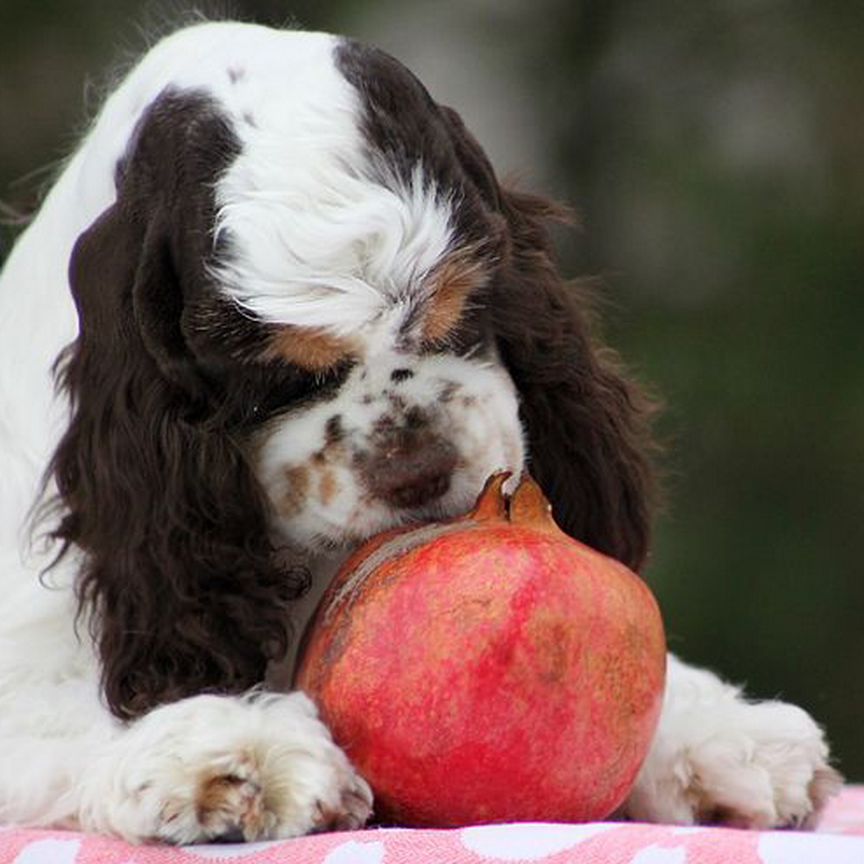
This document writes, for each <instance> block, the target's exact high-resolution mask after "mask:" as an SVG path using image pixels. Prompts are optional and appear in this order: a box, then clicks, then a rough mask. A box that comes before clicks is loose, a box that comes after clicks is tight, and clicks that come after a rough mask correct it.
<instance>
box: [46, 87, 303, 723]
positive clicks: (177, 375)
mask: <svg viewBox="0 0 864 864" xmlns="http://www.w3.org/2000/svg"><path fill="white" fill-rule="evenodd" d="M210 110H211V109H210V107H209V106H208V105H207V104H206V103H205V102H204V101H203V100H202V99H201V98H200V97H188V96H187V97H179V96H175V97H170V98H169V99H168V101H167V103H166V101H165V100H164V98H163V101H162V102H160V103H159V105H158V106H157V107H156V108H155V109H154V111H155V114H153V115H151V117H150V118H149V121H148V123H146V124H145V126H144V127H143V128H142V130H141V131H140V133H139V138H138V141H137V143H136V145H135V152H134V153H133V154H131V155H130V158H129V160H128V162H127V164H126V165H124V166H123V169H122V177H121V178H120V179H119V181H118V196H117V202H116V203H115V204H114V205H113V206H112V207H111V208H110V209H109V210H107V211H106V212H105V213H104V214H103V215H102V216H101V217H100V218H99V219H98V220H97V221H96V222H95V223H94V224H93V225H92V226H91V227H90V229H89V230H87V231H86V232H85V233H84V234H82V235H81V237H80V238H79V240H78V243H77V244H76V246H75V249H74V252H73V256H72V262H71V267H70V280H71V284H72V291H73V294H74V298H75V302H76V305H77V309H78V316H79V324H80V330H79V335H78V338H77V339H76V341H75V342H74V343H73V344H72V345H71V346H70V348H69V349H67V352H66V355H65V358H64V365H63V367H62V374H61V382H62V384H63V386H64V387H65V388H66V390H67V391H68V394H69V397H70V400H71V405H72V416H71V420H70V423H69V426H68V428H67V430H66V433H65V434H64V436H63V438H62V440H61V441H60V444H59V446H58V449H57V451H56V453H55V455H54V457H53V461H52V464H51V466H50V471H51V472H53V477H54V479H55V481H56V485H57V488H58V491H59V496H60V504H61V506H62V512H63V514H64V515H63V517H62V519H61V522H60V524H59V526H58V527H57V528H56V529H55V531H54V536H55V537H56V538H57V539H59V540H60V541H61V542H62V543H63V544H64V545H63V548H64V551H68V549H69V547H70V546H71V545H72V544H74V545H75V546H77V547H78V548H79V549H80V550H82V551H83V556H82V562H83V563H82V567H81V571H80V575H79V583H78V590H79V602H80V604H81V610H82V612H84V613H85V614H86V616H87V618H88V620H90V622H91V626H92V627H93V629H94V631H95V632H94V635H95V638H96V639H97V642H98V648H99V653H100V657H101V662H102V669H103V679H102V684H103V687H104V691H105V696H106V699H107V701H108V704H109V705H110V707H111V709H112V710H113V711H114V712H115V713H116V714H117V715H119V716H121V717H131V716H135V715H137V714H140V713H142V712H145V711H147V710H148V709H149V708H151V707H153V706H154V705H156V704H158V703H160V702H165V701H171V700H174V699H177V698H180V697H182V696H186V695H190V694H194V693H197V692H201V691H205V690H211V691H240V690H243V689H246V688H248V687H250V686H252V685H254V684H256V683H258V682H259V681H261V680H262V679H263V676H264V672H265V667H266V664H267V662H268V660H269V659H270V658H272V657H275V656H280V655H281V653H282V652H283V651H284V649H285V647H286V645H287V641H288V633H287V631H286V628H287V623H286V622H287V619H288V614H287V608H288V606H289V604H290V601H291V600H292V599H293V598H295V597H296V596H297V595H298V593H299V592H300V589H301V588H302V587H303V575H304V574H302V573H293V574H287V573H285V572H283V571H282V570H280V569H278V568H277V567H276V566H275V565H274V563H273V554H272V552H273V550H272V549H271V544H270V540H269V539H268V532H267V511H266V506H265V503H264V496H263V493H262V492H261V490H260V489H259V488H258V485H257V483H256V480H255V478H254V476H253V473H252V471H251V468H250V466H249V465H248V464H247V461H246V457H245V454H244V452H243V451H242V450H241V448H240V447H239V446H238V444H237V443H236V442H237V439H238V437H239V436H238V435H237V434H235V433H236V429H235V428H233V427H232V422H233V421H232V418H231V412H230V411H229V410H227V409H226V398H227V397H226V395H225V394H224V393H220V392H218V391H217V390H214V387H215V386H216V385H214V384H213V382H211V381H208V380H207V379H206V378H205V377H204V376H203V374H202V373H201V372H200V370H199V368H198V364H197V363H196V361H195V358H194V356H193V354H192V352H191V350H190V349H189V347H188V346H187V344H186V339H185V337H184V329H183V327H182V316H183V315H184V312H185V308H186V305H187V296H186V295H187V293H188V292H189V290H190V286H191V285H192V284H193V283H194V282H195V280H196V278H197V279H200V278H203V277H201V275H200V274H198V275H197V276H196V274H195V273H193V271H192V269H191V267H190V264H189V263H188V262H190V261H195V260H197V261H198V262H199V267H200V261H201V256H202V255H205V254H206V249H201V248H197V247H196V248H190V246H189V244H190V243H196V242H201V243H203V244H206V242H207V238H208V236H209V235H208V232H207V231H206V230H200V227H197V226H200V222H199V221H198V220H199V219H200V218H205V219H208V218H210V217H209V214H207V213H206V212H205V211H206V210H207V207H208V206H209V204H208V203H207V202H206V201H204V200H203V198H202V195H204V194H205V193H203V192H202V191H201V190H208V189H210V188H211V185H212V184H207V183H205V182H203V178H202V177H201V176H198V174H197V173H196V172H197V169H196V168H195V166H194V165H192V166H191V167H190V164H189V159H188V158H187V161H186V163H185V164H183V165H182V173H183V175H184V176H183V177H178V176H176V175H175V173H174V172H175V171H180V169H179V168H178V165H179V163H180V162H181V161H182V160H180V159H178V158H176V157H175V158H174V159H165V158H164V152H170V153H173V154H183V155H184V156H186V157H188V156H189V154H188V152H186V151H184V150H183V149H180V148H181V145H180V144H179V143H178V142H166V141H165V139H164V136H165V135H170V134H180V135H183V136H185V139H184V140H185V141H186V142H187V146H193V147H194V146H200V147H201V148H207V149H206V150H205V155H204V156H203V157H202V156H201V155H200V154H199V156H198V163H199V164H200V165H201V166H204V165H208V164H209V166H210V167H209V170H212V171H217V170H218V169H219V165H220V164H223V162H224V158H225V154H226V153H230V144H231V142H230V141H227V140H225V138H224V135H225V128H224V126H223V125H222V124H221V123H220V122H219V120H218V117H217V118H214V119H213V120H212V122H210V121H209V120H208V117H209V116H210V114H209V113H208V112H210ZM172 112H173V116H172ZM170 130H177V131H175V132H173V133H172V132H171V131H170ZM188 142H192V143H191V144H190V143H188ZM196 142H198V143H197V144H196ZM164 148H167V150H165V149H164ZM214 148H215V150H214ZM217 157H218V158H217ZM220 159H221V161H220ZM192 161H193V162H194V160H192ZM160 172H163V173H162V174H160ZM184 183H186V184H188V185H184ZM206 194H209V193H206ZM196 196H197V197H198V198H199V199H201V200H200V201H198V202H197V203H196ZM179 202H182V207H181V205H180V203H179ZM172 214H174V215H172ZM172 218H173V219H176V220H177V224H173V223H172V221H171V220H172ZM180 223H182V224H183V225H185V224H189V229H188V236H187V235H184V234H183V233H182V230H183V229H182V227H181V224H180ZM190 238H192V239H190ZM184 268H185V269H184Z"/></svg>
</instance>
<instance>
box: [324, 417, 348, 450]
mask: <svg viewBox="0 0 864 864" xmlns="http://www.w3.org/2000/svg"><path fill="white" fill-rule="evenodd" d="M344 436H345V428H344V426H343V425H342V417H341V416H340V415H339V414H334V415H333V416H332V417H330V418H329V419H328V420H327V423H326V425H325V426H324V440H325V443H326V444H330V445H332V444H337V443H338V442H339V441H341V440H342V438H343V437H344Z"/></svg>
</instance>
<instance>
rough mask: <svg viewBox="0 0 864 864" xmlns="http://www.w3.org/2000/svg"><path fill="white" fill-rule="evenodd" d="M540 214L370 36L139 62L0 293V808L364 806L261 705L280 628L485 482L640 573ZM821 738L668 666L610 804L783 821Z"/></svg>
mask: <svg viewBox="0 0 864 864" xmlns="http://www.w3.org/2000/svg"><path fill="white" fill-rule="evenodd" d="M554 216H555V209H554V208H553V207H551V206H550V205H548V204H546V203H544V202H543V201H542V200H540V199H538V198H534V197H531V196H528V195H525V194H518V193H515V192H512V191H508V190H506V189H504V188H502V187H501V185H499V183H498V181H497V179H496V177H495V173H494V172H493V170H492V167H491V166H490V164H489V162H488V160H487V159H486V157H485V156H484V154H483V152H482V150H481V149H480V147H479V146H478V144H477V142H476V141H475V140H474V139H473V138H472V137H471V135H470V134H469V133H468V132H467V131H466V130H465V127H464V126H463V125H462V122H461V120H460V119H459V117H458V116H457V115H456V114H455V113H454V112H453V111H452V110H450V109H448V108H445V107H443V106H440V105H437V104H436V103H435V102H434V101H433V100H432V99H431V98H430V96H429V94H428V93H427V92H426V90H424V88H423V87H422V86H421V84H420V83H419V82H418V81H417V80H416V79H415V78H414V77H413V76H412V75H411V74H410V73H409V72H408V71H407V70H406V69H404V68H403V67H402V66H401V65H400V64H399V63H398V62H396V61H395V60H394V59H392V58H391V57H389V56H387V55H386V54H383V53H381V52H380V51H376V50H373V49H370V48H366V47H363V46H362V45H359V44H356V43H354V42H351V41H349V40H345V39H341V38H337V37H333V36H328V35H323V34H316V33H301V32H280V31H274V30H270V29H267V28H263V27H257V26H252V25H245V24H230V23H208V24H199V25H197V26H194V27H191V28H189V29H185V30H181V31H179V32H177V33H175V34H174V35H172V36H170V37H169V38H167V39H165V40H163V41H162V42H160V43H159V44H158V45H156V47H154V48H153V49H152V50H151V51H150V52H149V53H148V54H147V55H146V56H145V57H144V58H143V60H142V61H141V62H140V63H139V65H138V66H137V67H136V68H135V69H134V70H133V71H132V72H131V74H129V76H128V77H127V78H126V79H125V81H123V83H122V84H120V86H118V87H117V88H116V90H115V91H114V92H113V93H112V94H111V96H110V98H108V100H107V102H106V103H105V105H104V108H103V109H102V111H101V113H100V115H99V116H98V118H97V119H96V122H95V123H94V125H93V127H92V129H91V130H90V132H89V134H88V135H87V136H86V138H85V139H84V141H83V143H82V144H81V146H80V147H79V149H78V150H77V152H76V153H75V154H74V155H73V156H72V158H71V159H70V160H69V162H68V163H67V165H66V167H65V170H64V171H63V173H62V174H61V176H60V177H59V179H58V180H57V182H56V184H55V185H54V187H53V188H52V189H51V191H50V193H49V194H48V195H47V197H46V199H45V201H44V203H43V205H42V208H41V210H40V212H39V213H38V215H37V216H36V218H35V219H34V221H33V222H32V224H31V225H30V226H29V228H28V229H27V230H26V231H25V232H24V234H23V235H22V236H21V238H20V239H19V241H18V243H17V245H16V246H15V248H14V249H13V251H12V254H11V256H10V258H9V260H8V261H7V263H6V266H5V269H4V271H3V274H2V284H0V352H2V354H0V358H2V359H0V407H2V411H0V478H2V481H0V494H2V499H0V605H2V615H0V821H2V822H5V823H25V824H31V825H59V826H78V827H81V828H83V829H86V830H90V831H100V832H105V833H108V834H113V835H118V836H121V837H124V838H126V839H128V840H131V841H134V842H144V841H150V840H161V841H167V842H172V843H186V842H192V841H203V840H206V839H226V838H227V839H242V838H245V839H253V838H272V837H289V836H292V835H297V834H302V833H304V832H309V831H316V830H321V829H326V828H328V827H346V826H348V827H350V826H360V825H362V824H363V823H364V822H365V820H366V819H367V817H368V816H369V814H370V808H371V806H372V799H371V795H370V791H369V788H368V786H367V785H366V783H365V782H364V780H363V779H362V778H361V777H359V776H358V775H357V774H356V773H355V771H354V770H353V768H352V766H351V764H350V763H349V761H348V759H347V758H346V757H345V755H344V754H343V752H342V751H341V750H340V749H339V748H338V747H337V746H336V745H335V744H334V743H333V741H332V740H331V738H330V735H329V734H328V731H327V729H326V728H325V727H324V726H323V724H322V723H321V722H320V721H319V720H318V719H317V717H316V714H315V711H314V709H313V708H312V707H311V705H310V703H309V701H308V699H307V698H306V697H305V696H303V695H302V694H300V693H286V692H285V682H287V681H290V677H291V676H290V668H291V662H292V658H293V652H294V650H295V647H294V643H295V639H296V637H297V635H298V633H299V632H300V631H301V630H302V626H303V622H304V620H305V618H306V617H308V614H309V612H310V610H311V609H312V608H313V607H314V604H315V601H316V600H317V598H318V597H319V596H320V594H321V591H322V589H323V587H324V586H325V585H326V583H327V579H328V577H329V575H331V574H332V572H333V570H334V568H335V567H336V566H337V565H338V562H339V560H340V559H341V558H342V557H344V556H345V554H346V553H347V551H348V550H350V549H351V547H352V546H353V545H355V544H356V543H357V542H359V541H361V540H363V539H364V538H366V537H368V536H369V535H371V534H372V533H374V532H377V531H379V530H381V529H385V528H388V527H391V526H394V525H397V524H400V523H405V522H409V521H417V520H429V519H437V518H441V517H447V516H451V515H455V514H458V513H461V512H464V511H465V510H466V509H467V508H469V506H470V505H471V504H472V502H473V500H474V498H475V496H476V494H477V493H478V491H479V490H480V488H481V486H482V484H483V481H484V479H485V478H486V477H487V475H489V474H490V473H491V472H493V471H495V470H497V469H503V468H507V469H510V470H511V471H513V472H515V473H516V474H518V473H519V472H520V471H521V470H522V469H523V468H525V467H527V468H529V469H530V471H531V472H532V473H533V475H534V476H535V477H536V478H537V479H538V480H539V482H540V483H541V484H542V486H543V488H544V489H545V491H546V494H547V495H548V497H549V499H550V500H551V501H552V504H553V506H554V512H555V516H556V519H557V520H558V522H559V523H560V524H561V525H562V526H563V527H564V528H565V530H567V531H568V532H569V533H570V534H572V535H573V536H574V537H578V538H581V539H583V540H585V541H587V542H588V543H590V544H591V545H593V546H595V547H597V548H598V549H600V550H602V551H604V552H606V553H608V554H610V555H613V556H615V557H617V558H619V559H621V560H622V561H624V562H625V563H626V564H628V565H630V566H631V567H632V568H635V569H637V570H638V569H639V568H640V567H641V566H642V565H643V563H644V561H645V557H646V551H647V548H648V534H649V521H650V516H651V513H650V510H651V483H650V469H649V464H648V460H647V458H646V452H647V451H648V450H649V443H648V431H647V420H646V415H647V411H646V407H645V402H644V401H643V400H642V399H641V398H640V395H639V393H638V392H637V390H636V389H635V388H634V386H633V385H632V384H631V383H629V382H628V381H627V380H626V379H625V378H624V377H623V376H622V374H621V372H620V371H619V369H618V368H617V366H616V363H615V361H614V358H613V357H612V356H611V355H610V353H609V352H608V351H607V350H605V349H603V348H601V347H599V346H598V345H597V344H596V343H595V342H593V341H592V339H591V337H590V335H589V333H588V328H587V322H586V313H585V310H584V308H582V305H581V304H580V301H579V299H578V297H576V296H574V295H572V294H571V293H570V292H569V291H568V290H567V288H566V287H565V285H564V284H563V282H562V281H561V278H560V277H559V275H558V273H557V272H556V269H555V266H554V264H553V262H552V256H551V251H550V241H549V238H548V235H547V233H546V223H547V222H548V221H549V219H550V218H553V217H554ZM394 710H398V709H395V708H394ZM827 757H828V753H827V748H826V745H825V743H824V741H823V737H822V734H821V731H820V729H819V728H818V727H817V726H816V724H815V723H814V722H813V721H812V720H811V719H810V718H809V717H808V716H807V715H806V714H805V713H804V712H803V711H801V710H800V709H798V708H795V707H792V706H789V705H784V704H781V703H762V704H750V703H748V702H746V701H744V699H743V698H742V697H741V695H740V694H739V692H738V691H737V690H736V689H734V688H732V687H730V686H728V685H726V684H723V683H722V682H721V681H719V680H718V679H717V678H715V677H714V676H713V675H711V674H709V673H707V672H704V671H700V670H695V669H692V668H688V667H686V666H684V665H683V664H681V663H680V662H678V661H677V660H675V659H674V658H670V665H669V682H668V691H667V694H666V699H665V707H664V712H663V717H662V721H661V725H660V729H659V732H658V734H657V738H656V741H655V744H654V747H653V749H652V751H651V754H650V756H649V758H648V760H647V762H646V764H645V767H644V769H643V771H642V773H641V775H640V778H639V781H638V783H637V786H636V788H635V789H634V791H633V794H632V796H631V798H630V800H629V801H628V803H627V805H626V808H625V815H629V816H631V817H633V818H647V819H654V820H673V821H676V822H681V823H685V824H686V823H692V822H694V821H698V820H717V819H722V820H725V821H729V822H732V823H734V824H739V825H747V826H760V827H761V826H775V825H801V824H807V823H809V822H810V821H812V819H813V818H814V816H815V814H817V813H818V811H819V809H820V807H821V805H822V803H823V802H824V800H825V799H826V797H827V796H828V795H829V794H830V793H831V792H832V791H833V790H834V788H835V787H836V785H837V783H838V779H837V775H836V774H835V773H834V772H833V770H832V769H831V768H830V767H829V766H828V764H827ZM550 758H555V759H578V758H579V753H577V752H572V753H568V751H567V742H566V741H562V742H561V750H560V753H557V754H550Z"/></svg>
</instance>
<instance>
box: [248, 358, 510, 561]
mask: <svg viewBox="0 0 864 864" xmlns="http://www.w3.org/2000/svg"><path fill="white" fill-rule="evenodd" d="M394 369H408V370H410V371H411V372H412V373H413V377H412V378H409V379H408V380H406V381H403V382H401V383H400V384H398V385H394V384H393V383H392V382H391V381H390V373H391V371H392V370H394ZM445 391H446V392H447V394H448V397H447V401H446V402H444V401H442V399H441V396H442V394H443V393H445ZM397 399H398V400H400V401H401V402H402V403H403V406H402V407H401V408H400V410H402V411H404V410H408V409H411V408H420V409H422V410H424V411H425V412H426V414H427V416H428V417H429V422H430V429H431V431H432V432H433V433H437V434H439V435H441V436H442V437H446V438H447V440H448V441H449V442H450V443H451V444H453V445H455V446H456V448H457V450H458V465H459V469H458V470H457V471H456V472H455V473H454V476H453V480H452V482H451V485H450V488H449V489H448V491H447V493H446V494H445V495H444V496H443V497H442V498H440V499H437V500H435V501H434V502H432V503H431V504H430V505H427V506H426V507H424V508H422V509H419V510H399V509H397V508H394V507H390V506H388V505H387V504H386V503H385V502H383V501H380V500H377V499H375V498H374V497H373V496H370V495H369V494H368V492H366V491H365V489H364V487H363V483H362V481H361V479H360V478H358V477H357V476H356V472H355V469H354V467H353V466H354V459H355V457H356V456H357V454H359V453H363V452H364V451H367V450H369V449H371V448H372V444H371V439H372V435H373V430H374V428H375V425H376V423H377V422H378V421H379V420H380V418H381V417H382V416H384V415H385V414H387V413H388V412H393V407H392V403H393V401H394V400H397ZM334 415H338V416H339V417H340V418H341V420H342V426H343V428H344V436H343V439H342V441H341V442H340V446H339V447H337V448H334V452H332V453H330V454H327V458H326V461H324V462H322V463H316V460H315V459H314V456H315V454H316V452H318V451H319V450H320V449H321V443H322V442H323V441H324V439H325V432H324V428H325V425H326V423H327V420H328V418H330V417H332V416H334ZM259 459H260V463H259V467H258V474H259V476H260V477H261V479H262V482H263V485H264V488H265V489H267V491H268V492H269V493H270V496H271V499H272V502H273V506H274V510H275V513H276V514H277V516H281V517H282V518H281V519H280V523H281V524H280V525H279V526H277V527H279V528H281V530H282V532H284V533H285V534H287V536H288V539H290V540H291V541H292V542H293V543H295V544H296V543H299V544H302V545H304V546H306V547H308V548H309V549H311V550H315V549H317V548H319V547H320V546H321V545H324V546H325V547H329V546H333V545H340V546H343V547H345V546H346V544H352V543H357V542H358V541H360V540H362V539H364V538H366V537H369V536H371V535H372V534H375V533H377V532H378V531H383V530H385V529H387V528H391V527H393V526H394V525H397V524H399V523H400V522H405V521H408V520H411V521H418V520H428V519H434V518H443V517H446V516H448V515H450V514H453V513H461V512H465V511H466V510H467V509H469V508H470V506H471V505H472V503H473V502H474V500H475V499H476V497H477V492H478V490H479V489H481V488H482V487H483V483H484V481H485V479H486V478H487V477H488V476H489V475H490V474H492V473H494V472H495V471H500V470H504V469H509V470H510V471H512V472H513V473H514V475H516V476H518V474H519V473H520V471H521V469H522V466H523V463H524V447H523V442H522V437H521V429H520V426H519V420H518V402H517V399H516V394H515V392H514V389H513V383H512V381H511V380H510V378H509V376H508V375H507V373H506V372H505V371H504V370H503V369H502V368H501V367H500V366H499V365H498V364H497V363H496V364H493V363H490V362H488V361H485V362H484V361H480V360H471V359H463V358H460V357H452V356H446V355H431V356H418V355H412V354H410V353H406V352H399V353H396V352H392V353H390V354H388V353H387V352H384V353H383V356H382V354H381V353H376V354H373V355H372V356H371V357H370V356H368V355H367V357H366V360H365V362H361V363H359V364H358V365H357V366H356V367H355V368H354V369H353V370H352V372H351V374H350V376H349V378H348V380H347V381H346V383H345V385H344V386H343V387H342V388H340V390H339V393H338V394H337V395H336V396H335V397H334V398H333V399H332V400H328V401H327V402H323V403H319V404H317V405H315V406H313V407H312V408H309V409H304V410H300V411H298V412H297V413H296V415H294V414H292V413H289V414H287V415H285V416H284V417H282V418H280V420H279V421H278V422H277V423H276V424H274V425H273V426H272V427H270V429H268V431H267V434H266V436H265V439H264V442H263V444H262V447H261V450H260V456H259ZM298 467H302V468H305V469H306V470H308V471H309V474H310V477H311V484H310V488H309V491H308V494H307V495H306V496H305V500H304V502H303V506H302V509H300V510H299V512H295V511H294V510H293V508H292V512H290V513H289V514H285V513H284V505H283V500H284V498H285V496H286V494H287V493H288V491H289V490H288V486H289V484H290V479H289V478H288V477H287V476H286V469H289V470H290V469H292V468H298ZM325 478H326V480H325ZM326 482H329V483H331V484H333V485H335V487H336V489H338V493H337V494H336V495H335V497H334V498H332V500H328V498H327V495H326V487H325V483H326ZM294 503H295V502H292V504H294Z"/></svg>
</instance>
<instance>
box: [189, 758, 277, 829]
mask: <svg viewBox="0 0 864 864" xmlns="http://www.w3.org/2000/svg"><path fill="white" fill-rule="evenodd" d="M195 815H196V817H197V819H198V822H199V823H200V824H201V826H202V827H203V828H204V829H205V831H206V832H207V834H208V836H210V837H214V838H222V837H224V838H226V839H228V838H230V839H237V840H240V839H243V840H255V839H257V838H259V837H261V836H263V835H264V834H265V832H266V827H267V822H268V821H269V820H268V814H267V813H266V811H265V810H264V805H263V797H262V795H261V788H260V786H259V785H258V784H257V783H254V782H251V781H249V780H246V779H244V778H242V777H237V776H234V775H232V774H216V775H214V776H211V777H204V778H202V780H201V783H200V785H199V787H198V793H197V795H196V796H195Z"/></svg>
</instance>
